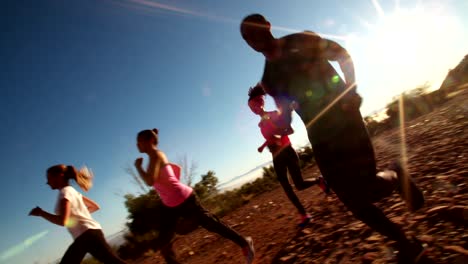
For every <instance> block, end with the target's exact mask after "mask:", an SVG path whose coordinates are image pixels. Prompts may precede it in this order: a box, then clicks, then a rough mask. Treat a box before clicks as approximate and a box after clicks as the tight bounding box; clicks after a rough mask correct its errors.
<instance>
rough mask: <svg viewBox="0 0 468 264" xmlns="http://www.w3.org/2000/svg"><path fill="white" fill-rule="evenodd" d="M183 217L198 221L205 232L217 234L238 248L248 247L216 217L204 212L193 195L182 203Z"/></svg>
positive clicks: (241, 237) (240, 237) (232, 230)
mask: <svg viewBox="0 0 468 264" xmlns="http://www.w3.org/2000/svg"><path fill="white" fill-rule="evenodd" d="M184 217H186V218H194V220H195V221H198V223H199V224H200V225H201V226H202V227H203V228H205V229H206V230H208V231H211V232H214V233H217V234H219V235H221V236H222V237H225V238H227V239H229V240H231V241H233V242H234V243H236V244H237V245H239V246H240V247H245V246H247V245H248V242H247V241H246V239H245V238H244V237H243V236H241V235H240V234H239V233H237V232H236V231H235V230H234V229H232V228H230V227H229V226H227V225H226V224H225V223H224V222H222V221H221V220H220V219H219V218H218V217H217V216H216V215H214V214H212V213H210V212H209V211H208V210H206V209H205V208H204V207H203V206H202V205H201V204H200V202H199V201H198V198H197V197H196V195H194V194H192V195H191V196H190V197H189V198H188V199H187V200H186V201H185V202H184Z"/></svg>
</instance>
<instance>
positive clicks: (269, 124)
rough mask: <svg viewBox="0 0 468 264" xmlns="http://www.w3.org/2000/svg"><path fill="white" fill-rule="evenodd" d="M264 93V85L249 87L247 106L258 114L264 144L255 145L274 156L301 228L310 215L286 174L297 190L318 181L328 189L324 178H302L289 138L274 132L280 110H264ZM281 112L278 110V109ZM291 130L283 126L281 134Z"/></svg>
mask: <svg viewBox="0 0 468 264" xmlns="http://www.w3.org/2000/svg"><path fill="white" fill-rule="evenodd" d="M264 97H265V92H264V91H263V88H262V87H261V86H259V85H257V86H255V87H253V88H250V90H249V101H248V103H249V107H250V109H251V110H252V112H253V113H254V114H256V115H259V116H260V117H261V120H260V122H259V123H258V126H259V127H260V131H261V132H262V135H263V137H264V138H265V140H266V141H265V143H264V144H263V145H262V146H260V147H259V148H258V151H259V152H262V151H263V149H264V148H265V146H267V147H268V149H269V150H270V152H271V154H272V155H273V167H274V169H275V172H276V177H277V178H278V181H279V182H280V184H281V186H282V187H283V190H284V192H285V193H286V195H287V196H288V198H289V200H290V201H291V202H292V203H293V204H294V206H295V207H296V208H297V210H298V211H299V214H300V219H301V221H300V223H299V226H300V227H304V226H305V225H306V224H307V223H308V222H309V221H310V219H311V218H310V215H309V214H307V212H306V210H305V209H304V206H303V205H302V204H301V202H300V201H299V198H298V197H297V196H296V194H295V193H294V191H293V189H292V187H291V185H290V184H289V181H288V174H287V172H288V171H289V174H290V175H291V178H292V180H293V182H294V186H295V187H296V189H298V190H304V189H306V188H309V187H310V186H313V185H316V184H319V185H320V186H321V187H322V189H323V190H324V191H326V192H328V188H327V187H326V184H325V181H324V180H323V177H319V178H317V179H305V180H304V179H303V178H302V173H301V168H300V166H299V157H298V155H297V153H296V151H295V150H294V149H293V147H292V146H291V141H290V140H289V137H288V136H287V135H277V134H276V130H277V129H278V126H277V125H276V124H277V123H278V122H279V121H280V120H279V118H280V117H281V116H280V112H278V111H271V112H267V111H265V110H264V108H263V107H264V104H265V100H264ZM280 111H281V109H280ZM293 132H294V131H293V129H292V128H291V127H290V126H289V127H287V128H286V129H284V133H287V134H292V133H293Z"/></svg>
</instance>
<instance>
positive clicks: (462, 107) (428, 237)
mask: <svg viewBox="0 0 468 264" xmlns="http://www.w3.org/2000/svg"><path fill="white" fill-rule="evenodd" d="M400 132H401V131H400V130H399V129H394V130H389V131H386V132H384V133H382V134H380V135H379V136H377V137H376V138H374V143H375V149H376V154H377V158H378V166H379V168H381V169H383V168H384V167H385V166H386V165H387V163H388V161H390V160H393V159H395V158H397V157H398V156H399V155H400V149H401V148H400V146H401V137H400V134H401V133H400ZM405 132H406V150H407V155H408V161H409V163H408V166H409V170H410V173H411V175H412V176H413V178H414V179H415V181H416V182H417V183H418V184H419V186H420V187H421V188H422V189H423V190H424V193H425V197H426V205H425V207H424V208H422V209H421V210H419V211H418V212H416V213H409V212H408V211H407V209H406V206H405V204H404V203H403V202H402V200H401V199H400V198H399V196H398V195H397V194H394V195H393V196H391V197H389V198H386V199H385V200H383V201H381V202H379V203H378V205H379V207H380V208H382V209H384V211H385V213H386V214H387V216H389V217H390V218H391V219H392V220H393V221H394V222H396V223H398V224H401V225H402V226H403V228H404V230H405V232H406V233H407V234H408V235H413V236H415V237H417V238H418V239H419V240H421V241H423V242H424V243H426V244H427V248H428V252H427V256H428V258H430V259H431V260H432V262H434V263H454V264H461V263H468V233H467V232H466V231H465V227H466V226H467V223H468V214H467V212H468V194H467V189H468V186H467V184H468V181H467V177H468V92H467V91H466V90H465V91H464V92H462V93H459V94H458V95H456V96H454V97H453V98H452V99H451V100H450V101H448V102H447V103H445V104H444V105H442V106H440V107H438V108H437V109H436V110H435V111H433V112H432V113H430V114H427V115H425V116H421V117H419V118H417V119H415V120H411V121H409V122H407V124H406V128H405ZM304 173H305V177H313V176H317V175H318V170H317V168H316V167H309V168H307V169H305V171H304ZM298 195H299V197H300V199H301V200H302V201H303V204H304V205H305V206H306V207H307V209H308V211H309V212H310V213H311V214H312V216H313V221H312V222H311V223H310V224H309V225H308V226H307V227H305V228H304V229H299V228H298V227H297V222H298V220H299V219H298V217H297V214H296V211H295V209H294V208H293V206H292V205H291V203H290V202H289V201H288V200H287V198H286V195H285V194H284V193H283V191H282V189H281V188H280V187H278V188H276V189H275V190H273V191H271V192H269V193H265V194H262V195H260V196H258V197H255V198H253V199H252V200H251V201H250V202H249V203H247V204H246V205H244V206H243V207H241V208H239V209H237V210H235V211H234V212H232V213H230V214H229V215H227V216H225V217H224V218H223V221H225V222H227V223H228V224H230V225H231V226H233V227H234V228H235V229H236V230H238V231H239V232H240V233H241V234H243V235H246V236H252V237H253V239H254V243H255V248H256V258H255V263H257V264H262V263H374V264H379V263H395V252H394V251H393V248H392V242H390V241H389V240H387V239H386V238H385V237H383V236H381V235H379V234H377V233H375V232H373V231H372V230H370V229H369V228H368V227H366V226H365V225H364V224H362V223H361V222H360V221H358V220H356V219H355V218H354V217H353V216H352V215H351V214H350V213H349V212H347V210H346V209H345V207H344V206H343V205H342V204H341V203H340V201H339V200H338V199H337V198H336V196H335V195H334V194H331V195H329V196H326V195H325V194H324V193H322V192H321V190H320V189H319V188H318V187H312V188H310V189H308V190H304V191H301V192H298ZM174 247H175V248H176V250H177V255H178V258H179V259H180V261H181V262H182V263H189V264H209V263H245V261H244V258H243V256H242V254H241V251H240V249H239V247H237V246H236V245H235V244H234V243H232V242H231V241H229V240H226V239H224V238H222V237H220V236H218V235H216V234H213V233H210V232H208V231H206V230H204V229H202V228H199V229H197V230H196V231H194V232H192V233H190V234H188V235H185V236H179V237H177V238H176V241H175V244H174ZM135 263H140V264H149V263H164V261H163V260H162V259H161V257H160V255H159V253H155V254H148V255H146V256H145V257H142V258H141V259H140V260H138V261H135Z"/></svg>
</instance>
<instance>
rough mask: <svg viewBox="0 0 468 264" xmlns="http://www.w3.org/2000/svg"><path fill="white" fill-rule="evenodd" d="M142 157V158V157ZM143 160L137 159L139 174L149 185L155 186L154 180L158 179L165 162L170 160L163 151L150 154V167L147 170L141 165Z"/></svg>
mask: <svg viewBox="0 0 468 264" xmlns="http://www.w3.org/2000/svg"><path fill="white" fill-rule="evenodd" d="M140 159H141V158H140ZM141 161H142V160H139V159H137V160H136V161H135V166H136V168H137V171H138V174H140V177H141V178H142V179H143V180H144V181H145V183H146V184H147V185H148V186H153V184H154V182H155V181H157V180H158V177H159V171H160V169H161V166H162V165H163V164H167V163H168V160H167V158H166V155H165V154H164V152H162V151H159V150H158V151H156V152H154V153H153V154H150V155H149V164H148V169H147V170H146V171H145V170H144V169H143V167H142V165H141Z"/></svg>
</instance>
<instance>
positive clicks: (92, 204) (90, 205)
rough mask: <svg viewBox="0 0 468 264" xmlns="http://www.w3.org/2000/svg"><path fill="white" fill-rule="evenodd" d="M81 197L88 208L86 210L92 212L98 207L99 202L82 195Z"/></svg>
mask: <svg viewBox="0 0 468 264" xmlns="http://www.w3.org/2000/svg"><path fill="white" fill-rule="evenodd" d="M82 197H83V202H84V204H85V205H86V207H87V208H88V211H89V212H90V213H94V212H96V211H97V210H99V209H100V207H99V204H97V203H96V202H95V201H93V200H91V199H89V198H88V197H86V196H84V195H83V196H82Z"/></svg>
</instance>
